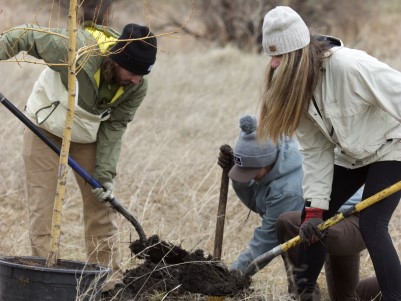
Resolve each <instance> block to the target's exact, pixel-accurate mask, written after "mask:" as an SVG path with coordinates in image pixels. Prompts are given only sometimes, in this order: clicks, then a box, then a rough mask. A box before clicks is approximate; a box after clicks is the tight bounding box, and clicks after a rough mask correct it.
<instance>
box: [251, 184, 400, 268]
mask: <svg viewBox="0 0 401 301" xmlns="http://www.w3.org/2000/svg"><path fill="white" fill-rule="evenodd" d="M400 190H401V181H399V182H397V183H395V184H393V185H391V186H390V187H387V188H385V189H383V190H382V191H379V192H378V193H376V194H374V195H372V196H371V197H368V198H367V199H365V200H363V201H361V202H360V203H358V204H356V205H354V206H352V207H351V208H349V209H347V210H346V211H344V212H342V213H338V214H336V215H334V216H333V217H331V218H329V219H328V220H326V221H325V222H323V223H321V224H319V225H318V227H319V229H320V230H324V229H327V228H329V227H331V226H333V225H335V224H337V223H338V222H340V221H342V220H343V219H345V218H346V217H348V216H350V215H352V214H354V213H356V212H360V211H362V210H363V209H366V208H368V207H369V206H372V205H373V204H375V203H377V202H379V201H381V200H382V199H384V198H386V197H388V196H389V195H391V194H393V193H395V192H397V191H400ZM300 242H301V237H300V236H299V235H298V236H296V237H294V238H292V239H290V240H289V241H287V242H285V243H283V244H281V245H279V246H276V247H274V248H273V249H271V250H270V251H268V252H266V253H264V254H262V255H260V256H258V257H256V258H255V259H254V260H253V261H252V262H251V263H250V264H249V265H248V267H247V268H246V270H245V272H244V274H245V275H246V276H251V275H253V274H255V273H256V272H258V271H259V270H260V269H259V266H263V265H268V264H269V263H270V262H271V261H272V260H273V259H274V258H275V257H277V256H278V255H281V254H283V253H284V252H287V251H288V250H289V249H291V248H292V247H295V246H297V245H298V244H299V243H300Z"/></svg>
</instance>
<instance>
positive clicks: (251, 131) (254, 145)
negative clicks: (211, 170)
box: [228, 115, 278, 183]
mask: <svg viewBox="0 0 401 301" xmlns="http://www.w3.org/2000/svg"><path fill="white" fill-rule="evenodd" d="M239 127H240V129H241V132H240V134H239V137H238V139H237V142H236V144H235V147H234V162H235V164H234V166H233V167H232V168H231V170H230V172H229V173H228V176H229V177H230V178H231V179H232V180H234V181H237V182H241V183H247V182H249V181H251V180H252V179H253V178H255V177H256V175H257V174H258V172H259V170H260V169H261V168H262V167H266V166H269V165H272V164H273V163H274V162H276V160H277V153H278V151H277V146H276V145H275V144H273V143H272V142H271V141H270V140H269V139H268V140H266V141H264V142H262V141H260V140H258V139H257V138H256V129H257V119H256V117H255V116H252V115H245V116H242V117H241V118H240V121H239Z"/></svg>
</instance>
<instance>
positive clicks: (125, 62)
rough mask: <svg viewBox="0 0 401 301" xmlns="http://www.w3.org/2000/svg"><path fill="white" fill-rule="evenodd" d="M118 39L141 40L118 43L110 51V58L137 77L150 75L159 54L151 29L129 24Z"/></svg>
mask: <svg viewBox="0 0 401 301" xmlns="http://www.w3.org/2000/svg"><path fill="white" fill-rule="evenodd" d="M142 38H144V39H142ZM118 39H119V40H129V39H141V40H135V41H117V43H116V44H114V45H113V46H112V47H111V49H110V50H109V52H110V58H111V59H112V60H113V61H115V62H116V63H117V64H118V65H120V66H121V67H122V68H124V69H126V70H128V71H130V72H132V73H134V74H136V75H145V74H148V73H149V72H150V70H151V69H152V67H153V64H154V63H155V61H156V53H157V40H156V37H154V35H153V33H152V32H151V31H150V30H149V28H148V27H146V26H141V25H138V24H127V25H125V27H124V29H123V32H122V33H121V36H120V37H119V38H118Z"/></svg>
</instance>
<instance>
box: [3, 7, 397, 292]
mask: <svg viewBox="0 0 401 301" xmlns="http://www.w3.org/2000/svg"><path fill="white" fill-rule="evenodd" d="M36 1H37V2H38V3H39V2H40V1H39V0H36ZM155 2H157V1H149V3H150V4H149V5H154V4H155ZM121 3H124V1H121ZM121 3H120V2H119V3H117V5H116V6H115V7H114V18H116V16H117V15H118V16H119V18H118V22H116V25H117V26H116V27H117V28H118V27H120V26H122V25H121V24H124V23H126V22H130V21H131V20H132V19H135V18H137V19H138V20H141V21H142V20H143V21H146V20H147V21H149V22H155V20H159V21H161V20H160V19H161V18H162V17H163V16H158V15H154V14H152V13H149V10H150V9H148V19H146V18H145V17H144V16H146V11H147V10H146V9H145V8H148V7H146V6H144V5H143V3H141V4H138V2H136V3H137V4H136V8H137V9H136V10H130V9H129V8H131V7H128V9H127V8H126V7H124V9H123V7H122V4H121ZM125 3H126V2H125ZM167 3H179V1H171V2H167ZM31 7H32V6H31V5H30V7H27V6H26V3H25V1H22V0H20V1H14V2H13V6H12V8H11V6H5V7H1V8H0V20H1V22H0V24H1V25H0V27H1V28H0V29H1V30H4V29H6V28H9V27H10V26H12V25H17V24H20V23H23V22H39V23H40V22H42V24H47V23H49V18H48V11H47V7H46V6H44V7H43V8H42V9H39V8H40V5H37V6H35V7H36V8H37V11H36V12H35V14H33V13H31ZM131 12H133V13H132V15H131ZM177 13H179V14H181V15H182V19H183V20H187V19H188V18H193V19H192V20H191V22H196V13H194V14H193V15H192V17H190V16H191V14H192V12H191V10H190V9H189V10H188V9H187V10H185V8H180V9H177ZM54 14H55V15H56V16H57V13H54ZM399 19H400V17H399V15H396V14H395V13H392V14H388V15H386V16H383V17H379V18H377V19H376V20H375V21H374V22H376V23H374V24H367V25H370V26H366V27H365V28H363V29H362V30H361V32H360V36H361V38H360V39H358V40H355V42H354V44H355V45H356V46H357V47H359V48H363V49H366V50H368V51H369V52H370V53H372V54H374V55H377V56H378V57H379V58H381V59H382V60H384V61H386V62H388V63H391V64H393V65H394V67H396V68H400V67H401V65H400V63H399V62H400V60H399V54H398V51H396V50H397V46H398V45H397V40H399V37H400V35H401V31H400V29H398V27H397V30H398V31H394V30H393V29H394V28H393V25H392V24H394V23H395V22H399ZM390 20H391V21H390ZM141 21H138V22H141ZM372 22H373V21H372ZM51 23H52V24H53V25H54V24H63V23H64V24H65V23H66V22H65V20H64V19H57V17H54V18H52V21H51ZM390 29H391V31H390ZM383 32H386V33H387V32H391V34H387V35H385V34H383ZM366 33H369V38H366V39H364V36H366V35H367V34H366ZM336 35H339V36H341V33H337V34H336ZM389 36H391V38H389ZM372 41H380V43H379V44H380V45H378V43H377V42H376V43H373V42H372ZM347 44H352V43H350V42H347ZM160 46H161V50H162V51H160V52H159V54H158V58H157V64H156V66H155V68H154V70H153V71H152V73H151V74H150V76H149V79H150V86H149V93H148V96H147V97H146V99H145V101H144V103H143V105H142V106H141V107H140V108H139V110H138V112H137V115H136V118H135V120H134V121H133V122H132V123H131V124H130V126H129V128H128V131H127V133H126V134H125V136H124V145H123V150H122V154H121V159H120V162H119V165H118V176H117V178H116V195H117V197H118V199H119V200H120V202H121V203H123V205H124V206H126V207H127V209H128V210H129V211H130V212H131V213H132V214H133V215H135V216H136V217H137V218H138V219H139V221H140V222H141V224H142V226H143V228H144V230H145V232H146V234H147V235H148V236H150V235H152V234H158V235H159V236H160V237H161V238H162V239H163V240H167V241H170V242H172V243H174V244H181V245H182V246H183V247H184V248H185V249H187V250H192V249H196V248H201V249H203V250H205V251H206V252H212V251H213V242H214V231H215V222H216V213H217V202H218V199H219V196H218V194H219V185H220V183H219V182H220V176H221V170H220V168H219V167H218V166H217V164H216V161H217V156H218V151H219V147H220V145H221V144H224V143H229V144H231V145H233V143H234V141H235V138H236V137H237V134H238V128H237V124H238V119H239V117H240V116H241V115H242V114H245V113H251V114H256V112H257V109H258V100H259V96H260V92H261V83H262V79H263V73H264V68H265V65H266V64H267V63H268V61H267V58H266V57H264V56H263V55H257V54H246V53H242V52H240V51H239V50H236V49H235V48H231V47H226V48H211V47H209V46H208V45H207V43H203V42H202V41H196V40H195V39H194V38H191V37H184V36H181V37H180V38H178V39H177V38H175V39H172V38H169V37H166V38H161V39H160ZM378 46H379V47H378ZM384 46H386V47H384ZM397 64H398V65H397ZM41 69H42V67H41V66H37V65H32V64H29V65H28V64H22V65H20V66H19V65H16V64H10V63H4V62H0V71H1V74H2V75H3V77H2V82H1V84H0V91H1V92H2V93H3V94H4V95H5V96H6V97H7V98H8V99H9V100H11V101H12V102H13V103H14V104H15V105H17V106H18V108H20V109H21V110H22V109H23V107H24V104H25V102H26V99H27V97H28V95H29V93H30V90H31V87H32V85H33V83H34V80H35V79H36V77H37V75H38V74H39V72H40V70H41ZM4 75H6V76H4ZM0 120H1V121H2V122H1V123H0V145H1V146H2V147H1V150H0V158H1V160H0V175H1V176H0V203H1V206H0V239H1V244H0V254H4V255H28V254H29V253H30V249H29V242H28V236H27V229H28V224H27V211H26V207H25V201H24V199H25V190H24V173H23V164H22V159H21V155H20V154H21V147H20V146H21V140H22V132H23V126H22V125H21V123H20V122H19V121H18V120H17V119H16V118H15V117H14V116H12V114H11V113H9V112H8V111H7V110H6V109H5V108H1V107H0ZM80 208H81V200H80V195H79V192H78V191H77V186H76V185H75V183H74V181H73V179H72V175H71V173H70V174H69V184H68V190H67V195H66V200H65V204H64V214H63V220H64V222H63V228H62V231H63V233H62V246H61V257H63V258H73V259H78V260H84V259H85V254H84V250H83V248H82V246H83V245H84V243H83V237H82V232H83V228H82V223H81V222H80V221H81V219H82V216H81V209H80ZM400 214H401V213H400V212H399V211H398V212H396V215H395V216H394V217H393V219H392V222H391V232H392V237H393V239H394V242H395V244H396V246H397V248H398V250H401V237H400V234H399V233H401V223H400V222H399V221H400ZM247 215H248V211H247V210H246V209H245V208H244V206H242V205H241V204H240V202H239V201H238V199H237V198H236V196H235V195H234V193H233V191H232V190H231V189H230V191H229V196H228V206H227V215H226V224H225V239H224V245H223V260H224V261H225V262H226V263H227V264H230V263H231V262H232V261H233V260H234V259H235V258H236V257H237V255H238V254H239V252H240V251H241V250H242V249H243V248H244V247H245V246H246V244H247V242H248V240H249V238H250V237H251V235H252V232H253V229H254V227H256V226H257V225H259V223H260V220H259V218H258V216H256V215H255V214H251V215H250V217H249V218H248V219H247ZM119 222H120V230H121V232H120V235H121V239H122V245H121V249H122V251H123V252H124V261H125V262H126V263H127V266H132V265H133V264H135V260H133V259H132V258H131V257H130V256H131V254H130V253H129V249H128V245H129V242H130V239H131V240H135V239H137V236H136V233H135V230H134V229H133V227H132V226H131V224H130V223H129V222H127V221H126V220H124V219H123V218H122V217H121V218H120V220H119ZM361 266H362V270H361V273H362V276H366V275H371V274H372V273H373V269H372V266H371V262H370V259H369V257H368V256H367V254H366V253H364V254H363V257H362V264H361ZM319 282H320V285H321V287H322V290H323V294H324V295H325V296H326V298H327V291H326V286H325V282H324V275H323V274H322V275H321V277H320V278H319ZM253 287H254V289H255V292H254V293H253V295H252V297H253V298H257V297H258V296H264V297H265V298H266V300H288V296H287V294H286V278H285V272H284V268H283V265H282V262H281V259H280V258H277V259H275V260H274V261H273V262H272V263H271V264H270V265H269V267H268V268H266V269H264V270H263V271H261V272H260V273H258V274H257V275H256V276H255V277H254V284H253ZM194 298H195V297H194Z"/></svg>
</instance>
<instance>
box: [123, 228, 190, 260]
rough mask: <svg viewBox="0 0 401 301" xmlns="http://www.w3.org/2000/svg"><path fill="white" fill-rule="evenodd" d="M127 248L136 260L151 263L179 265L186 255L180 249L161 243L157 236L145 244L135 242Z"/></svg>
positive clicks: (185, 252)
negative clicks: (134, 255) (162, 262)
mask: <svg viewBox="0 0 401 301" xmlns="http://www.w3.org/2000/svg"><path fill="white" fill-rule="evenodd" d="M129 248H130V249H131V251H132V253H134V254H136V256H137V257H138V258H140V259H145V260H147V261H150V262H153V263H159V262H161V261H164V262H165V263H168V264H175V263H180V262H182V260H183V258H185V257H186V256H187V255H188V252H187V251H185V250H183V249H181V248H180V247H177V246H175V245H172V244H170V243H168V242H165V241H161V240H160V239H159V237H158V236H157V235H153V236H151V237H149V238H148V239H147V241H146V242H145V243H143V242H142V241H140V240H136V241H134V242H133V243H132V244H131V245H130V246H129Z"/></svg>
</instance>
